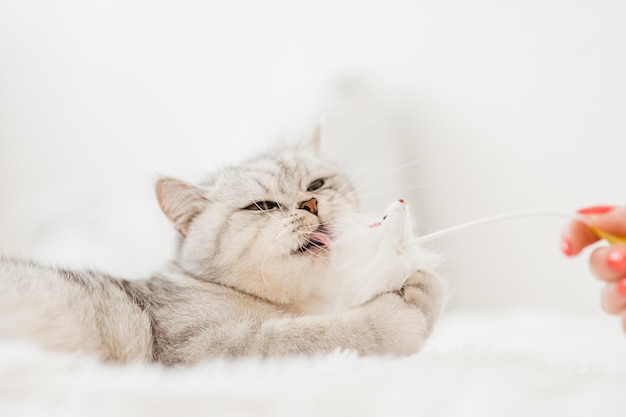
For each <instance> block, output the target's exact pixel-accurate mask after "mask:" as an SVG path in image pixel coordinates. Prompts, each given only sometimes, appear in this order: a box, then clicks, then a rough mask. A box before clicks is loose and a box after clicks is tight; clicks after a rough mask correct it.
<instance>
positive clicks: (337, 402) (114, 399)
mask: <svg viewBox="0 0 626 417" xmlns="http://www.w3.org/2000/svg"><path fill="white" fill-rule="evenodd" d="M0 378H1V379H0V415H1V416H7V417H9V416H11V417H15V416H24V415H41V416H57V415H58V416H124V415H128V416H137V417H139V416H151V417H158V416H173V415H176V416H195V415H197V416H265V415H273V416H324V415H329V416H463V417H467V416H483V417H484V416H507V417H508V416H585V417H587V416H622V417H623V416H625V415H626V402H625V401H624V398H626V340H624V337H623V335H622V334H621V332H620V331H619V329H618V324H617V323H616V322H615V321H614V320H611V319H610V318H608V317H588V316H578V315H573V314H565V313H554V312H538V311H517V312H506V313H505V312H500V313H492V314H476V313H463V314H461V313H456V314H448V315H447V316H444V317H443V318H442V319H441V321H440V322H439V325H438V327H437V330H436V332H435V334H434V335H433V336H432V337H431V339H430V340H429V342H428V344H427V346H426V347H425V348H424V349H423V350H422V352H421V353H420V354H418V355H415V356H412V357H405V358H392V357H358V356H356V355H355V354H354V353H352V352H335V353H333V354H329V355H324V356H319V357H299V358H285V359H272V360H258V359H247V360H239V361H229V360H222V359H220V360H208V361H206V362H204V363H201V364H199V365H196V366H194V367H190V368H171V369H168V368H163V367H160V366H152V365H150V366H148V365H132V366H124V367H119V366H111V365H104V364H100V363H97V362H95V361H94V360H92V359H90V358H85V357H76V356H75V355H61V354H53V353H50V352H44V351H42V350H40V349H38V348H37V347H34V346H32V345H24V344H16V343H12V342H6V341H4V342H2V343H0Z"/></svg>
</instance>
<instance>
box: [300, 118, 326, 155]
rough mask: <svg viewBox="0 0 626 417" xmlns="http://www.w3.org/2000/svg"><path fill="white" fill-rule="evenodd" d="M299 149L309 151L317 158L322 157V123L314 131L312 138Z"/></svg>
mask: <svg viewBox="0 0 626 417" xmlns="http://www.w3.org/2000/svg"><path fill="white" fill-rule="evenodd" d="M299 148H300V149H302V150H306V151H309V152H311V153H312V154H313V155H315V156H320V154H321V152H322V126H321V124H320V123H318V124H317V125H315V130H313V134H312V135H311V137H310V138H309V139H307V140H305V141H303V142H302V143H301V144H300V146H299Z"/></svg>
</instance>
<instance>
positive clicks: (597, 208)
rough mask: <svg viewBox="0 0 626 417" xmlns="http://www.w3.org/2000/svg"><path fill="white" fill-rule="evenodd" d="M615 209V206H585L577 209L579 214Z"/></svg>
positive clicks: (599, 212) (603, 212) (601, 212)
mask: <svg viewBox="0 0 626 417" xmlns="http://www.w3.org/2000/svg"><path fill="white" fill-rule="evenodd" d="M611 210H613V206H592V207H585V208H582V209H580V210H578V211H577V213H578V214H583V215H586V214H605V213H608V212H609V211H611Z"/></svg>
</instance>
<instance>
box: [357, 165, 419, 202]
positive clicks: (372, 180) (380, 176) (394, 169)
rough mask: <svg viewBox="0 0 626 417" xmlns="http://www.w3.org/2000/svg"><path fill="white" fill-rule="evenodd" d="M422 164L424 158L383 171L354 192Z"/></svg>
mask: <svg viewBox="0 0 626 417" xmlns="http://www.w3.org/2000/svg"><path fill="white" fill-rule="evenodd" d="M420 162H422V158H419V159H416V160H414V161H412V162H407V163H405V164H402V165H399V166H397V167H394V168H390V169H388V170H387V171H383V172H381V173H380V174H378V175H375V176H373V177H371V178H369V179H368V180H367V181H365V182H363V183H361V184H360V185H359V186H356V187H355V188H354V190H353V191H354V192H355V193H356V192H359V191H361V190H362V189H363V188H366V187H368V186H369V185H370V184H371V183H373V182H374V181H376V180H378V179H380V178H384V177H385V176H387V175H390V174H393V173H394V172H397V171H400V170H403V169H406V168H410V167H412V166H414V165H417V164H419V163H420Z"/></svg>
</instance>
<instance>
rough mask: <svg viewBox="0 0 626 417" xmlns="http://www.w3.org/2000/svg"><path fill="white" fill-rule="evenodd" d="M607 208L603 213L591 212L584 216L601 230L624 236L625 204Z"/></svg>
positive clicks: (625, 226) (625, 231) (625, 221)
mask: <svg viewBox="0 0 626 417" xmlns="http://www.w3.org/2000/svg"><path fill="white" fill-rule="evenodd" d="M607 210H608V211H606V212H604V213H591V214H589V215H586V216H585V218H586V219H587V220H588V221H589V224H592V225H594V226H595V227H597V228H598V229H600V230H602V231H605V232H608V233H610V234H613V235H615V236H620V237H621V236H626V206H618V207H612V208H607ZM583 211H584V210H583ZM579 213H580V211H579Z"/></svg>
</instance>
